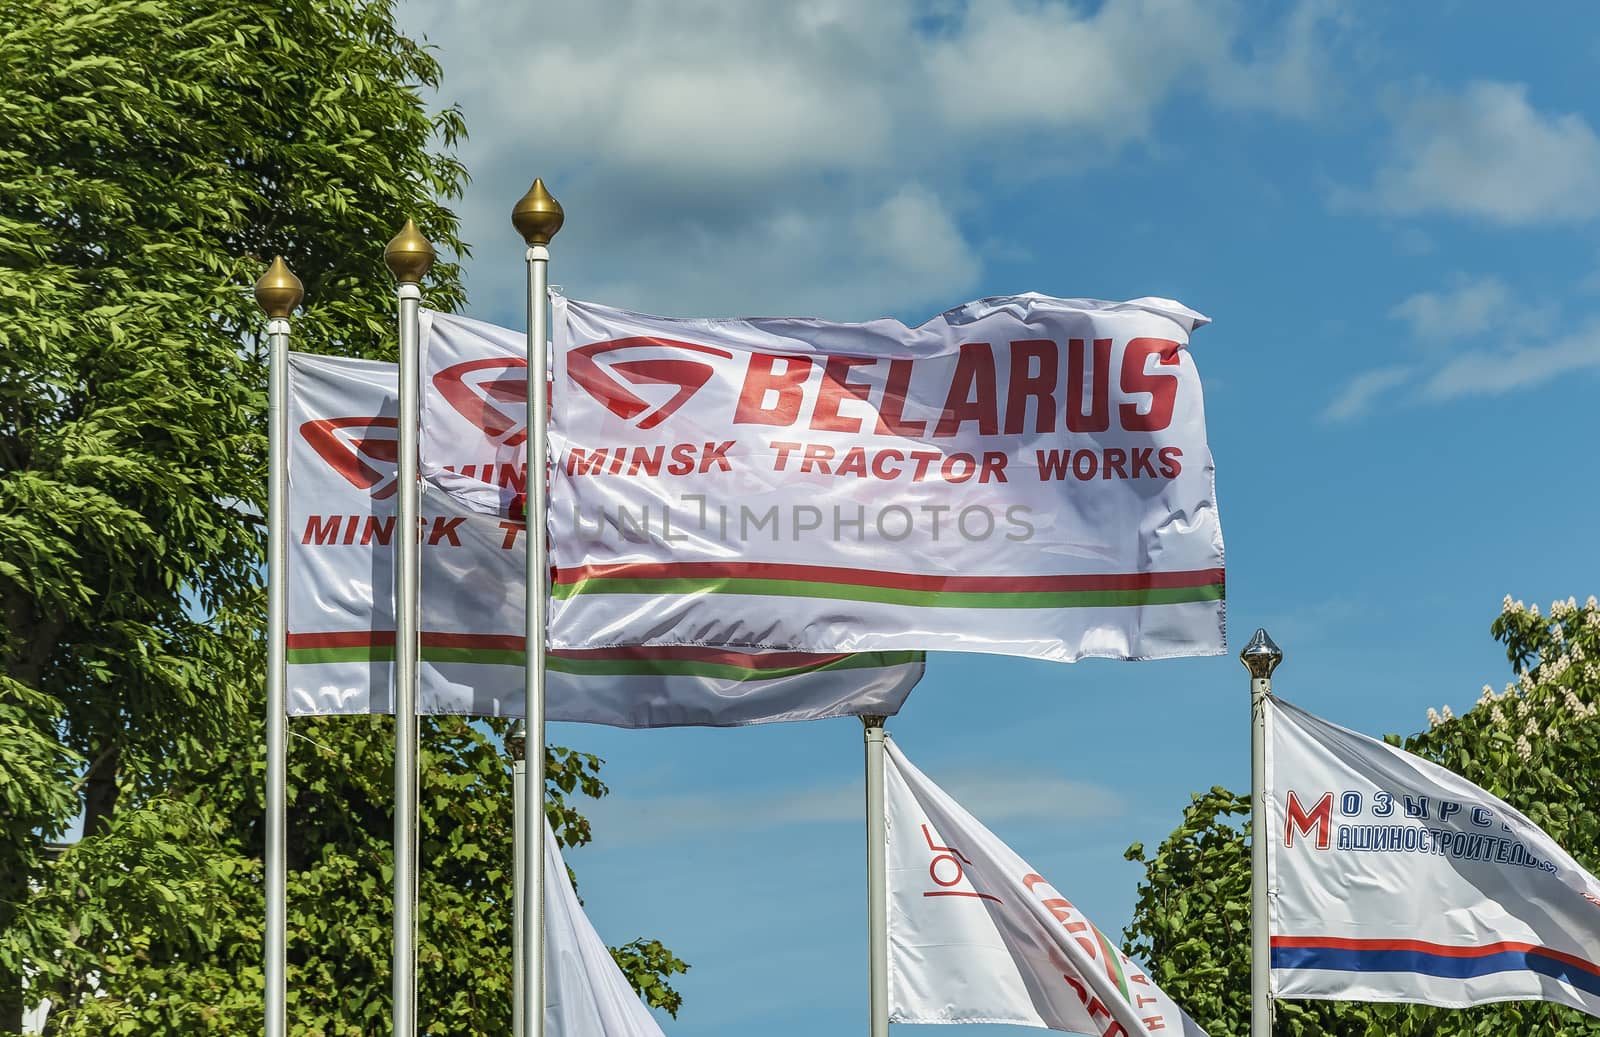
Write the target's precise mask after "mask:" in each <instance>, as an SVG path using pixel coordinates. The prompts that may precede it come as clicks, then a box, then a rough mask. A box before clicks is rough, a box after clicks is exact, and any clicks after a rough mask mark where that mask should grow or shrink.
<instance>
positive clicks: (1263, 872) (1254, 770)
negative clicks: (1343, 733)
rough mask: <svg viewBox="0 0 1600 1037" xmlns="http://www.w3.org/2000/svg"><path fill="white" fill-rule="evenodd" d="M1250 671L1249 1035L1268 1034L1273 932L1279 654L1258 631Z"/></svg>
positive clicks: (1243, 657) (1242, 656)
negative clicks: (1272, 723)
mask: <svg viewBox="0 0 1600 1037" xmlns="http://www.w3.org/2000/svg"><path fill="white" fill-rule="evenodd" d="M1239 661H1240V662H1242V663H1244V668H1245V669H1247V670H1249V671H1250V1037H1271V1035H1272V931H1271V926H1270V918H1269V916H1268V911H1269V910H1270V908H1269V899H1268V893H1269V885H1268V876H1267V837H1268V836H1267V831H1266V824H1265V821H1266V817H1267V696H1269V695H1271V694H1272V671H1273V670H1275V669H1277V668H1278V664H1279V663H1280V662H1282V661H1283V652H1282V651H1280V650H1279V648H1278V646H1277V645H1276V644H1274V643H1273V641H1272V638H1270V637H1268V636H1267V632H1266V631H1265V630H1259V629H1258V630H1257V631H1256V633H1255V636H1254V637H1252V638H1251V639H1250V643H1249V644H1247V645H1245V646H1244V650H1243V651H1241V652H1240V653H1239Z"/></svg>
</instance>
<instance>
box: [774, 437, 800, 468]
mask: <svg viewBox="0 0 1600 1037" xmlns="http://www.w3.org/2000/svg"><path fill="white" fill-rule="evenodd" d="M771 446H772V449H774V450H776V451H777V452H778V460H777V461H776V462H775V463H774V464H773V466H772V470H773V471H775V472H781V471H783V470H784V468H785V467H787V466H788V464H789V455H790V454H791V453H793V452H794V451H796V450H799V449H800V444H799V443H783V442H779V441H776V440H775V441H773V442H772V444H771Z"/></svg>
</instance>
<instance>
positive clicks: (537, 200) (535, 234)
mask: <svg viewBox="0 0 1600 1037" xmlns="http://www.w3.org/2000/svg"><path fill="white" fill-rule="evenodd" d="M565 219H566V216H565V214H563V213H562V211H561V203H560V202H558V201H556V200H555V199H554V198H553V197H551V195H550V192H549V191H546V190H545V189H544V181H543V180H534V182H533V186H532V187H530V188H528V193H527V194H525V195H523V196H522V197H521V198H520V199H518V200H517V204H516V205H514V206H512V207H511V225H512V226H513V227H515V228H517V233H518V234H521V235H522V240H523V241H525V242H527V243H528V244H529V245H548V244H550V239H551V238H553V237H555V236H556V232H557V231H559V230H560V229H561V223H562V221H563V220H565Z"/></svg>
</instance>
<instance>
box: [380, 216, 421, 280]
mask: <svg viewBox="0 0 1600 1037" xmlns="http://www.w3.org/2000/svg"><path fill="white" fill-rule="evenodd" d="M433 259H434V253H433V246H432V245H430V244H428V239H427V238H425V237H423V236H422V232H421V231H420V230H418V229H417V225H416V224H415V223H414V222H412V221H411V220H409V219H408V220H406V225H405V226H404V227H401V228H400V233H398V234H396V235H395V236H394V237H393V238H391V239H390V240H389V244H388V245H387V246H386V247H385V248H384V250H383V263H384V265H385V266H387V267H388V268H389V272H390V273H391V274H393V275H394V279H395V280H396V281H399V282H400V283H401V284H420V283H421V281H422V279H423V277H424V276H426V275H427V273H428V271H429V270H431V269H432V268H433Z"/></svg>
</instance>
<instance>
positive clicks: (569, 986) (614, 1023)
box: [544, 821, 662, 1037]
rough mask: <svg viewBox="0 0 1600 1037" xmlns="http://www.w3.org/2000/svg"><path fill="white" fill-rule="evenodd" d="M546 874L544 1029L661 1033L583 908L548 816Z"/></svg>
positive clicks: (634, 1035) (587, 1034)
mask: <svg viewBox="0 0 1600 1037" xmlns="http://www.w3.org/2000/svg"><path fill="white" fill-rule="evenodd" d="M544 873H545V876H546V878H547V879H548V881H547V882H546V883H545V914H544V941H545V943H544V948H545V949H544V953H545V980H546V982H545V1011H544V1019H545V1030H544V1032H545V1033H547V1034H549V1037H662V1034H661V1027H659V1026H657V1025H656V1021H655V1018H654V1017H653V1016H652V1015H651V1014H650V1010H649V1009H648V1008H646V1007H645V1006H644V1002H642V1001H640V1000H639V995H638V994H636V993H634V991H633V988H632V987H630V986H629V985H628V978H627V977H626V976H624V975H623V974H622V970H621V969H619V968H618V967H617V963H616V960H615V959H613V958H612V957H611V952H610V951H609V950H607V949H606V945H605V941H604V940H602V939H600V935H599V934H598V933H596V932H595V931H594V926H592V925H590V924H589V917H588V916H587V915H585V914H584V913H583V905H582V904H580V903H579V902H578V894H577V892H576V891H574V890H573V888H572V878H571V876H569V875H568V874H567V865H566V862H564V861H563V860H562V859H561V848H560V846H558V845H557V844H556V837H555V833H554V832H552V831H551V830H550V823H549V822H548V821H547V822H545V826H544Z"/></svg>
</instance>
